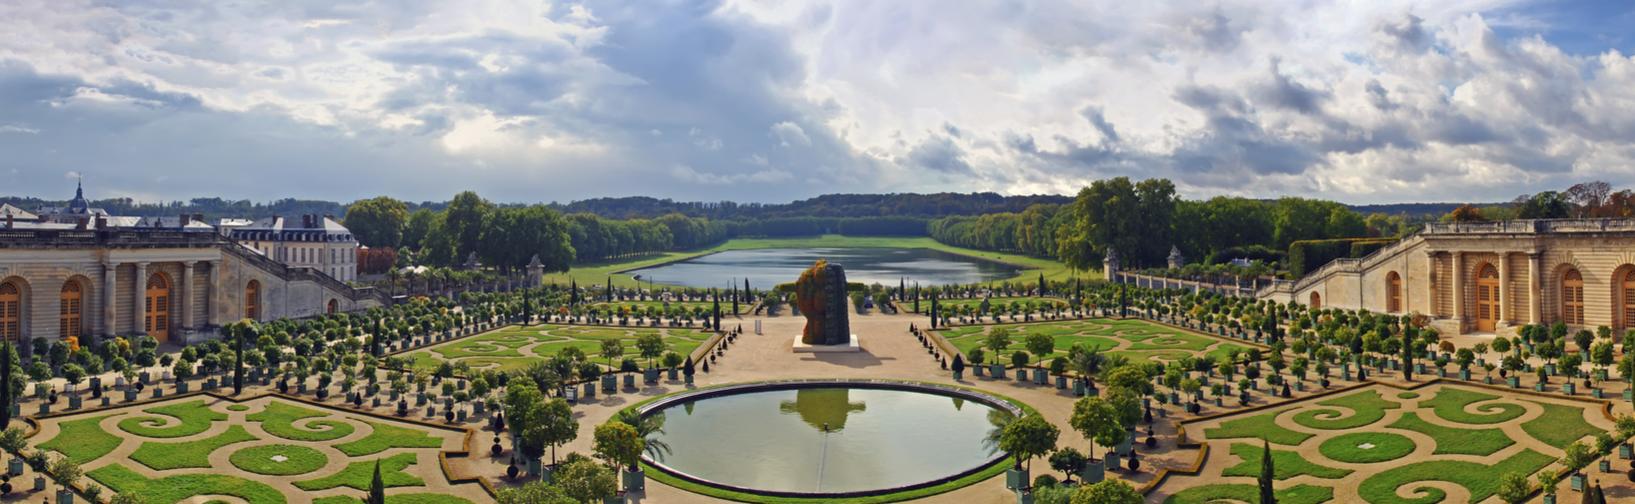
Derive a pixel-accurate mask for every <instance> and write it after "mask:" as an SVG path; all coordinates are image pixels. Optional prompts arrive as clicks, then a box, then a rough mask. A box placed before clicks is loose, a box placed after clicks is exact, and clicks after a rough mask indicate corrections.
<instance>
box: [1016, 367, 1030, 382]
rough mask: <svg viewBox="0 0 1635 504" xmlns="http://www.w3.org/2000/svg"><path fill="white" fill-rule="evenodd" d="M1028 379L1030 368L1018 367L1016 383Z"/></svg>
mask: <svg viewBox="0 0 1635 504" xmlns="http://www.w3.org/2000/svg"><path fill="white" fill-rule="evenodd" d="M1027 381H1028V370H1027V368H1016V383H1027Z"/></svg>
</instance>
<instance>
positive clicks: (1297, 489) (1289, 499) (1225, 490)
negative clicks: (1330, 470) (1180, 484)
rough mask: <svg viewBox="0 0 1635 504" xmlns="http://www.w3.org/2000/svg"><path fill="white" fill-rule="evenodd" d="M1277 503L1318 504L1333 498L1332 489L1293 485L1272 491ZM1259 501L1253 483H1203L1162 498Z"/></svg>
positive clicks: (1175, 502) (1184, 503) (1173, 503)
mask: <svg viewBox="0 0 1635 504" xmlns="http://www.w3.org/2000/svg"><path fill="white" fill-rule="evenodd" d="M1273 496H1274V497H1276V498H1277V502H1278V504H1320V503H1323V502H1329V501H1332V500H1334V489H1332V488H1329V487H1320V486H1312V485H1295V486H1292V487H1289V488H1285V489H1282V490H1278V491H1275V492H1273ZM1234 501H1235V502H1259V501H1260V488H1259V487H1256V486H1255V485H1204V486H1198V487H1192V488H1188V489H1186V490H1182V491H1180V492H1176V493H1175V495H1171V496H1169V498H1168V499H1164V504H1211V503H1216V502H1234Z"/></svg>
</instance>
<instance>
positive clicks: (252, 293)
mask: <svg viewBox="0 0 1635 504" xmlns="http://www.w3.org/2000/svg"><path fill="white" fill-rule="evenodd" d="M244 318H247V319H250V320H261V282H260V281H258V280H251V281H250V283H248V284H245V285H244Z"/></svg>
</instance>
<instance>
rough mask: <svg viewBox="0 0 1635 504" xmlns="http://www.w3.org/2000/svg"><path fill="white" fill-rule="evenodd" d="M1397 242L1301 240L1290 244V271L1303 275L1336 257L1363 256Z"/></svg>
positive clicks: (1363, 239) (1362, 239)
mask: <svg viewBox="0 0 1635 504" xmlns="http://www.w3.org/2000/svg"><path fill="white" fill-rule="evenodd" d="M1395 242H1396V240H1393V239H1390V238H1335V239H1331V240H1300V241H1297V242H1294V243H1290V244H1289V272H1290V273H1292V274H1293V275H1294V276H1295V277H1302V276H1305V275H1306V274H1307V273H1311V272H1312V271H1313V270H1316V269H1317V268H1321V267H1323V265H1325V264H1328V263H1329V262H1331V261H1333V260H1335V259H1342V258H1356V257H1362V256H1365V255H1368V254H1370V253H1372V252H1374V251H1375V250H1379V249H1380V248H1382V247H1384V246H1386V245H1389V244H1392V243H1395Z"/></svg>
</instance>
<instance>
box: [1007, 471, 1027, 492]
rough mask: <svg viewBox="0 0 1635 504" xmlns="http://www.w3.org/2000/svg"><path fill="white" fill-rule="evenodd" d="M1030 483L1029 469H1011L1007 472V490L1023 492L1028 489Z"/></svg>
mask: <svg viewBox="0 0 1635 504" xmlns="http://www.w3.org/2000/svg"><path fill="white" fill-rule="evenodd" d="M1029 483H1031V481H1029V480H1028V470H1027V469H1022V468H1017V467H1011V468H1010V469H1006V470H1005V488H1008V489H1011V490H1021V489H1024V488H1027V487H1028V484H1029Z"/></svg>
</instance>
